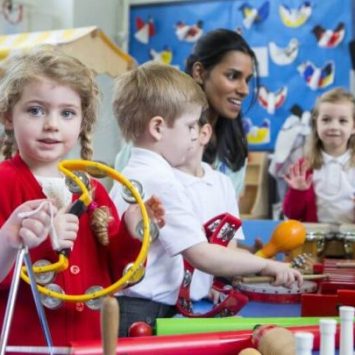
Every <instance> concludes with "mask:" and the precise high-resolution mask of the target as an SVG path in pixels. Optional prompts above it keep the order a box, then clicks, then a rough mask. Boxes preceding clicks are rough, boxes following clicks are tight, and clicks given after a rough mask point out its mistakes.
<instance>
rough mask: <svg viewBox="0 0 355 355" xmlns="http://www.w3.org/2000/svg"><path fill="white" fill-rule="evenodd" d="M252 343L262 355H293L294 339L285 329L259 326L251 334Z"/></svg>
mask: <svg viewBox="0 0 355 355" xmlns="http://www.w3.org/2000/svg"><path fill="white" fill-rule="evenodd" d="M252 342H253V344H254V345H255V346H256V348H257V349H258V350H259V351H260V352H261V353H262V354H263V355H284V354H290V355H291V354H295V350H296V348H295V337H294V335H293V334H292V332H291V331H290V330H288V329H286V328H282V327H278V326H274V325H268V324H265V325H261V326H259V327H258V328H256V329H255V330H254V332H253V336H252Z"/></svg>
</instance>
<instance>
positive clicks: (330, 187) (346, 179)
mask: <svg viewBox="0 0 355 355" xmlns="http://www.w3.org/2000/svg"><path fill="white" fill-rule="evenodd" d="M322 155H323V161H324V164H323V165H322V167H321V168H320V169H317V170H314V171H313V184H314V190H315V193H316V199H317V215H318V220H319V222H321V223H354V222H355V221H354V206H355V205H354V196H355V168H351V167H350V159H351V154H350V151H346V152H345V153H344V154H343V155H341V156H339V157H332V156H330V155H329V154H326V153H325V152H322Z"/></svg>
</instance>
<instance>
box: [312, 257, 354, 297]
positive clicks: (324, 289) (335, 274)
mask: <svg viewBox="0 0 355 355" xmlns="http://www.w3.org/2000/svg"><path fill="white" fill-rule="evenodd" d="M340 261H343V260H337V259H324V261H323V272H324V273H325V274H328V275H329V278H328V279H326V280H322V281H321V282H320V283H319V290H318V292H319V293H322V294H336V293H337V290H339V289H343V290H344V289H346V290H355V268H353V267H349V268H346V267H344V266H345V261H343V265H344V266H343V267H341V268H339V267H338V266H337V264H338V263H339V262H340Z"/></svg>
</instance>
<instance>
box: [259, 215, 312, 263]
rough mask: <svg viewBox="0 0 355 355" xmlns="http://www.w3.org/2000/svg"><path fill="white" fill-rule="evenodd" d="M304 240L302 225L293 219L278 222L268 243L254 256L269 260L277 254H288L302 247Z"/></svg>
mask: <svg viewBox="0 0 355 355" xmlns="http://www.w3.org/2000/svg"><path fill="white" fill-rule="evenodd" d="M305 238H306V229H305V227H304V225H303V224H302V223H301V222H299V221H297V220H293V219H289V220H287V221H282V222H280V223H279V224H278V225H277V226H276V228H275V230H274V231H273V232H272V236H271V239H270V241H269V242H268V243H267V244H265V245H264V247H263V248H262V249H260V250H259V251H258V252H257V253H256V255H258V256H260V257H263V258H271V257H273V256H275V255H276V254H277V253H278V252H288V251H291V250H293V249H295V248H297V247H299V246H301V245H303V243H304V241H305Z"/></svg>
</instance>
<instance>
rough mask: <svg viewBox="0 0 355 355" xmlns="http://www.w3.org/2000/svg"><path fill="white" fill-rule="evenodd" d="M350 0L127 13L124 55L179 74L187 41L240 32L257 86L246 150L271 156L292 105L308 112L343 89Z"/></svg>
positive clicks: (208, 4) (202, 4) (258, 0)
mask: <svg viewBox="0 0 355 355" xmlns="http://www.w3.org/2000/svg"><path fill="white" fill-rule="evenodd" d="M351 10H352V2H351V0H327V1H324V0H313V1H301V0H270V1H265V0H250V1H248V2H247V1H240V0H223V1H222V0H213V1H212V0H211V1H186V2H185V1H183V2H167V3H159V4H154V3H152V4H144V5H135V6H131V8H130V37H129V52H130V54H131V55H132V56H133V57H134V58H136V60H137V62H138V63H140V64H141V63H143V62H145V61H148V60H151V59H152V58H154V59H155V60H159V61H162V62H166V63H169V64H172V65H176V66H178V67H179V68H181V69H182V70H183V69H184V61H185V59H186V58H187V56H188V55H189V53H190V52H191V50H192V47H193V44H194V41H195V40H196V38H198V37H199V36H200V35H201V34H202V33H205V32H207V31H209V30H212V29H216V28H221V27H223V28H229V29H232V30H238V31H241V32H242V34H243V36H244V37H245V38H246V40H247V41H248V43H249V44H250V45H251V47H252V48H253V49H255V51H256V53H257V56H258V59H259V62H260V73H261V85H262V86H263V88H262V90H261V92H260V94H259V100H258V102H257V103H255V105H254V106H253V107H252V109H250V110H248V111H247V112H245V109H246V108H247V107H248V104H249V103H248V102H245V103H244V108H245V109H244V117H245V128H246V130H247V133H248V142H249V146H250V149H251V150H270V151H271V150H273V148H274V144H275V139H276V137H277V134H278V132H279V130H280V128H281V126H282V124H283V123H284V121H285V120H286V118H287V117H289V116H290V114H291V109H293V108H294V106H295V105H298V108H299V109H301V111H309V110H311V108H312V107H313V104H314V102H315V99H316V97H317V96H318V95H320V94H321V93H323V92H324V91H326V90H328V89H330V88H332V87H335V86H342V87H344V88H349V86H350V68H351V61H350V55H349V49H348V45H349V42H350V40H351V37H352V31H353V26H352V18H351Z"/></svg>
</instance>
